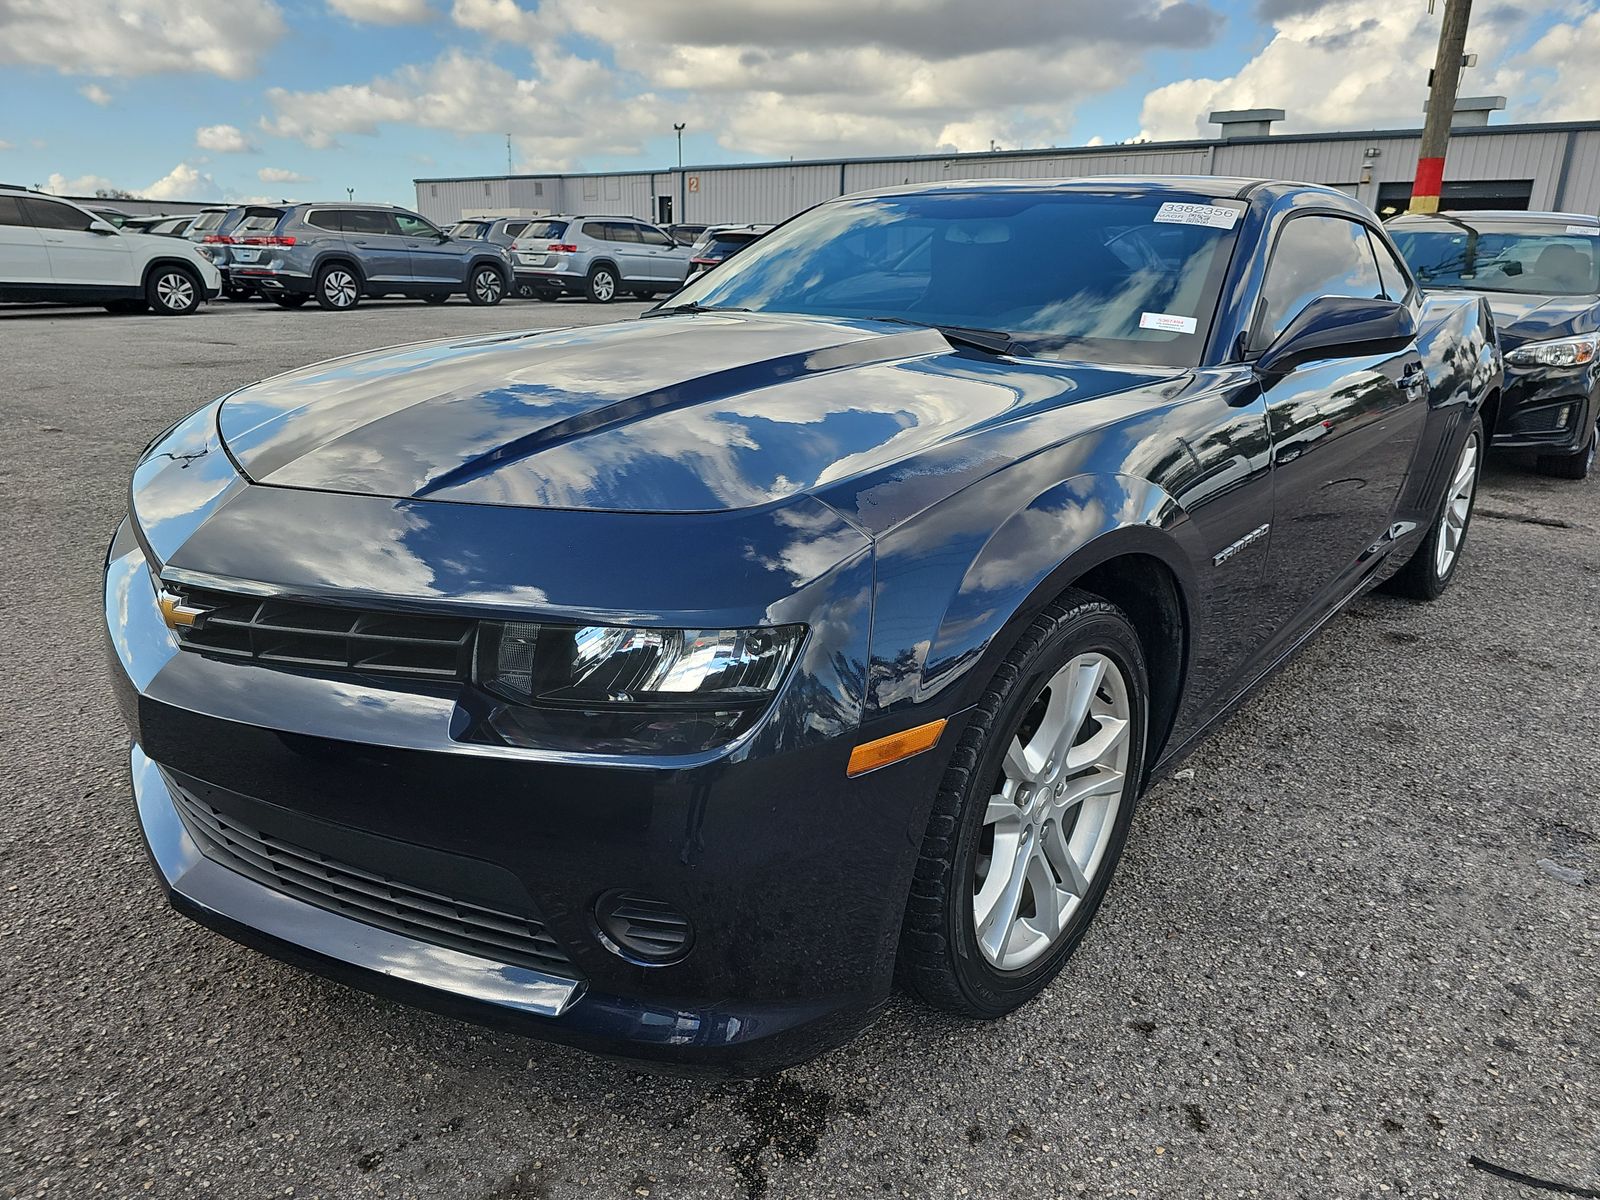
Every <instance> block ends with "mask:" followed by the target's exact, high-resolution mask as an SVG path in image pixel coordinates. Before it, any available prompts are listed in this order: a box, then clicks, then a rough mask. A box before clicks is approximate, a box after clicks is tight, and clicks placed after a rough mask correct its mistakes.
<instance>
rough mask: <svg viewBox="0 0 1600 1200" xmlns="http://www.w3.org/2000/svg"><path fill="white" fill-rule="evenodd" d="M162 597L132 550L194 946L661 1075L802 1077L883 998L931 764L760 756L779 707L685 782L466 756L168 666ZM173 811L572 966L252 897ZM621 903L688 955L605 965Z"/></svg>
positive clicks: (613, 768)
mask: <svg viewBox="0 0 1600 1200" xmlns="http://www.w3.org/2000/svg"><path fill="white" fill-rule="evenodd" d="M447 507H451V508H457V507H459V506H447ZM158 544H159V534H158ZM154 596H155V592H154V587H153V582H152V577H151V573H150V569H149V567H148V565H147V560H146V558H145V554H144V552H143V550H142V549H141V548H140V546H139V545H138V544H137V542H136V541H135V539H134V538H133V536H132V533H131V530H130V528H129V527H128V526H127V525H125V526H124V527H123V530H122V531H121V532H120V533H119V535H118V538H117V540H116V542H115V543H114V544H113V547H112V550H111V552H110V554H109V556H108V563H107V573H106V594H105V614H106V622H107V631H108V635H109V639H110V657H111V665H112V676H113V683H114V688H115V691H116V694H117V697H118V701H119V704H120V706H121V708H122V711H123V715H124V717H125V719H126V721H127V723H128V725H129V727H130V729H131V731H132V733H133V738H134V743H135V746H134V751H133V776H134V788H135V793H136V795H137V798H138V808H139V816H140V823H141V826H142V828H143V830H144V835H145V838H146V840H147V842H148V844H149V848H150V853H151V857H152V859H153V860H154V862H155V864H156V867H157V869H158V873H159V875H160V879H161V883H162V887H163V888H164V890H165V891H166V893H167V895H168V896H169V898H170V899H171V902H172V904H173V905H174V907H176V908H177V909H178V910H179V911H181V912H183V913H185V914H187V915H189V916H190V917H192V918H194V919H196V920H198V921H200V922H201V923H202V924H205V925H207V926H209V927H211V928H213V929H216V930H218V931H219V932H222V933H223V934H225V935H227V936H229V937H231V938H234V939H235V940H237V941H240V942H243V943H245V944H247V945H251V946H254V947H256V948H258V949H261V950H263V951H265V952H267V953H269V954H272V955H274V956H275V957H278V958H281V959H284V960H286V961H289V962H292V963H295V964H297V965H300V966H303V967H306V968H308V969H310V970H313V971H316V972H318V973H320V974H324V975H328V976H331V977H333V978H336V979H340V980H342V981H344V982H347V983H350V984H352V985H354V986H357V987H360V988H363V989H365V990H368V991H371V992H374V993H379V994H382V995H387V996H391V997H394V998H396V999H399V1000H402V1001H405V1002H408V1003H411V1004H415V1005H418V1006H420V1007H424V1008H428V1009H431V1010H434V1011H438V1012H442V1013H445V1014H448V1015H451V1016H455V1017H459V1018H463V1019H467V1020H472V1021H476V1022H479V1023H482V1024H486V1025H491V1026H495V1027H498V1028H503V1029H508V1030H512V1031H515V1032H518V1033H522V1034H525V1035H530V1036H534V1037H539V1038H543V1039H547V1040H552V1041H557V1042H564V1043H569V1044H574V1045H577V1046H581V1047H583V1048H586V1049H589V1050H593V1051H597V1052H600V1053H605V1054H612V1055H619V1056H624V1057H627V1058H630V1059H636V1060H643V1061H649V1062H654V1063H657V1064H661V1065H664V1066H666V1067H668V1068H671V1069H686V1070H702V1071H710V1072H714V1073H719V1074H732V1075H753V1074H761V1073H765V1072H767V1071H770V1070H774V1069H777V1068H780V1067H782V1066H786V1065H789V1064H791V1063H793V1062H796V1061H800V1060H803V1059H805V1058H809V1057H811V1056H813V1055H814V1054H816V1053H818V1052H820V1051H821V1050H823V1049H825V1048H827V1047H828V1046H830V1045H833V1044H836V1043H838V1042H840V1041H842V1040H844V1039H846V1038H848V1037H849V1036H850V1035H851V1034H853V1033H854V1032H855V1031H857V1030H859V1029H860V1028H861V1027H862V1026H864V1025H865V1024H866V1023H868V1022H869V1021H870V1020H871V1019H872V1017H873V1016H874V1014H875V1013H876V1011H877V1009H878V1008H879V1007H880V1006H881V1004H882V1003H883V1001H884V1000H885V999H886V997H887V996H888V994H889V990H890V985H891V980H892V975H893V965H894V957H895V951H896V947H897V942H898V935H899V925H900V919H901V913H902V909H903V904H904V898H905V895H906V892H907V890H908V889H909V886H910V877H911V871H912V869H913V867H914V864H915V855H916V850H917V847H918V846H919V845H920V840H921V834H922V830H923V828H924V827H925V824H926V820H927V807H928V800H930V799H931V797H932V795H933V793H934V789H935V786H936V783H937V778H938V773H939V771H940V770H941V769H942V766H943V755H942V754H939V753H934V754H927V755H923V756H921V757H919V758H915V759H911V760H907V761H906V762H903V763H900V764H897V765H896V766H894V767H891V768H887V769H884V770H882V771H878V772H875V773H873V774H870V775H867V776H863V777H860V778H858V779H854V780H849V779H847V778H846V777H845V772H844V766H845V760H846V758H847V757H848V754H849V749H850V746H851V745H853V744H854V741H855V740H856V739H855V738H854V737H839V736H835V737H831V738H827V739H824V740H815V739H804V738H802V739H800V740H799V741H798V742H796V741H795V739H794V738H793V737H790V738H789V741H788V742H787V743H786V742H785V741H784V739H783V738H781V737H777V736H776V735H774V736H773V737H768V736H767V735H768V733H769V732H771V730H772V727H773V725H774V724H781V725H784V726H785V727H786V728H789V729H791V730H792V729H795V728H797V726H796V725H795V724H794V721H795V715H796V714H795V712H794V711H792V710H789V711H785V707H784V706H785V700H784V698H783V697H780V700H779V702H778V704H777V705H775V708H774V711H773V713H772V714H770V715H769V718H768V722H767V723H765V724H764V725H763V726H758V728H757V730H756V731H754V736H753V737H751V738H750V739H748V740H747V741H743V742H740V743H736V747H735V748H734V749H733V750H731V751H729V752H722V751H717V752H711V753H708V754H704V755H700V756H697V757H694V758H689V757H687V756H680V757H678V758H663V759H655V760H641V759H637V758H635V759H626V760H625V759H622V758H619V757H615V756H613V757H609V758H608V757H603V756H573V755H556V754H546V753H541V752H534V751H528V750H520V749H512V748H505V747H487V746H483V745H472V744H464V743H461V742H458V741H456V740H455V739H454V738H453V736H452V730H453V729H454V730H459V722H460V713H459V708H458V705H457V704H456V703H455V701H454V700H453V699H452V698H451V697H450V696H449V695H447V694H445V692H444V690H442V689H439V688H438V687H434V688H431V689H430V688H424V687H418V688H416V689H415V690H396V688H397V685H395V684H393V683H392V682H388V683H386V682H384V681H377V680H370V679H367V680H362V679H345V680H343V681H334V680H331V679H328V678H316V677H313V676H310V675H306V674H298V673H294V672H291V671H280V670H273V669H266V668H261V667H258V666H255V665H253V664H241V663H234V662H224V661H216V660H213V659H209V658H207V657H205V656H203V655H201V654H197V653H193V652H191V651H187V650H180V649H179V648H178V646H177V644H176V641H175V639H174V638H173V637H172V635H171V634H170V633H169V632H168V631H167V629H166V626H165V625H164V624H163V623H162V621H161V618H160V614H159V610H158V608H157V606H156V604H155V600H154ZM793 690H794V689H792V688H786V690H785V693H784V695H785V696H788V695H789V694H790V692H791V691H793ZM801 702H802V701H801V700H800V699H799V698H798V697H796V698H795V703H797V704H798V703H801ZM952 724H954V725H957V726H958V725H959V719H957V720H955V721H953V722H952ZM957 737H959V729H958V728H957V729H951V730H948V731H947V733H946V740H945V742H944V745H945V746H946V747H948V746H949V745H952V744H954V740H955V739H956V738H957ZM763 742H765V743H767V744H768V746H769V750H770V752H768V751H764V750H762V749H761V748H760V747H761V745H762V744H763ZM179 792H183V793H187V794H189V795H196V794H199V795H203V796H204V797H205V799H206V800H207V802H209V803H212V804H215V805H216V806H218V807H219V808H220V809H223V810H225V811H227V813H228V814H229V816H230V817H232V818H234V819H237V820H238V821H240V822H241V823H246V824H249V825H251V826H252V827H254V828H259V829H261V830H263V831H264V833H265V834H266V835H269V836H271V837H274V838H277V839H280V840H281V841H283V842H285V843H293V844H294V845H296V846H300V847H304V848H305V849H307V850H309V851H311V852H312V853H314V854H320V855H325V856H326V857H327V858H328V859H330V860H332V859H337V860H340V861H342V862H348V863H353V864H355V865H356V866H357V867H359V868H361V869H363V870H366V871H368V872H372V873H374V874H383V875H385V876H387V877H403V878H404V880H405V881H406V882H408V883H410V884H413V885H416V886H417V887H419V888H421V889H424V890H426V891H427V892H429V893H433V894H447V895H453V896H467V897H468V898H470V899H474V900H479V901H482V902H488V901H489V900H496V897H509V898H508V899H505V900H504V901H503V902H502V901H500V900H496V903H497V905H498V907H501V908H510V907H512V906H513V905H515V904H517V903H520V904H522V905H524V906H526V907H527V909H528V910H529V911H532V912H536V913H537V915H538V917H539V919H540V920H541V921H542V922H543V925H544V927H545V928H546V929H548V931H549V932H550V934H551V935H552V936H553V937H554V938H555V939H556V940H557V941H558V942H559V943H560V946H561V948H562V950H563V951H564V953H565V955H566V958H567V960H568V962H569V963H570V968H564V969H563V970H561V971H553V972H540V971H534V972H529V971H528V970H526V969H524V968H521V967H516V966H511V965H508V964H507V963H505V962H497V961H494V960H493V959H492V958H485V957H483V956H479V955H472V954H463V953H461V952H459V951H458V950H453V949H451V948H449V947H445V946H441V945H440V944H438V943H437V942H434V941H430V940H427V939H425V938H417V937H412V936H406V935H404V934H403V933H399V932H396V931H394V930H392V929H383V928H377V927H375V926H374V925H372V924H369V923H367V922H364V921H362V920H358V919H354V918H352V917H351V916H349V915H346V914H345V913H341V912H336V911H332V910H331V909H329V908H328V907H326V906H323V905H320V904H318V903H311V902H308V901H307V900H306V899H304V898H298V897H296V896H293V895H288V894H285V892H284V891H283V890H282V889H280V888H278V887H275V886H269V885H268V884H266V883H263V882H261V881H259V880H257V879H253V878H248V877H246V876H245V875H244V874H241V873H239V872H237V871H234V870H231V869H230V868H229V867H227V866H225V865H223V864H222V863H221V862H219V861H216V860H215V858H214V857H211V858H208V857H207V854H206V852H205V850H204V848H203V846H202V844H201V842H200V841H199V840H197V838H196V837H195V836H194V834H193V833H192V832H191V831H190V830H189V829H188V828H186V827H185V824H184V820H183V819H182V818H181V817H180V815H179V811H178V807H176V806H175V803H174V796H175V794H177V793H179ZM402 848H403V849H402ZM419 855H423V856H425V858H423V857H418V856H419ZM616 888H625V889H628V890H632V891H636V892H638V893H641V894H645V895H650V896H655V897H660V898H662V899H664V900H666V901H667V902H669V903H671V904H672V905H673V906H675V907H676V908H677V909H678V910H679V911H681V912H683V913H685V914H686V915H687V916H688V917H689V918H690V919H691V921H692V922H693V924H694V930H695V941H694V947H693V949H692V951H691V952H690V953H689V954H688V955H687V956H686V957H684V958H683V960H682V961H680V962H678V963H675V964H673V965H669V966H661V967H649V966H644V965H641V964H639V963H637V962H632V961H628V960H626V959H624V958H623V957H621V956H619V955H618V954H616V953H614V952H612V951H611V950H610V949H608V948H607V945H606V943H605V940H604V939H603V938H602V937H601V936H600V935H599V934H598V931H597V929H596V927H595V922H594V918H593V905H594V903H595V901H596V899H597V897H599V896H600V895H602V894H604V893H606V892H608V891H610V890H612V889H616ZM491 893H492V894H491Z"/></svg>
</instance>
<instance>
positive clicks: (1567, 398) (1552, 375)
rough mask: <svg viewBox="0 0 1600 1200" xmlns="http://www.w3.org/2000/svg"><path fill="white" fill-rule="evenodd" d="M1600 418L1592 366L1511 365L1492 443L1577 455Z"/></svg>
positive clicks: (1599, 386)
mask: <svg viewBox="0 0 1600 1200" xmlns="http://www.w3.org/2000/svg"><path fill="white" fill-rule="evenodd" d="M1597 421H1600V382H1597V378H1596V375H1595V373H1594V372H1593V371H1592V370H1586V369H1579V370H1575V369H1572V368H1557V367H1517V366H1513V365H1510V364H1507V366H1506V369H1505V390H1504V393H1503V395H1502V398H1501V401H1500V411H1499V414H1498V415H1497V417H1496V419H1495V429H1494V436H1493V437H1492V438H1491V439H1490V442H1491V444H1492V445H1494V446H1496V447H1498V448H1500V449H1505V450H1533V451H1537V452H1539V453H1541V454H1576V453H1577V452H1578V451H1580V450H1583V449H1585V448H1587V447H1588V445H1589V439H1590V438H1591V437H1592V436H1594V431H1595V424H1596V422H1597Z"/></svg>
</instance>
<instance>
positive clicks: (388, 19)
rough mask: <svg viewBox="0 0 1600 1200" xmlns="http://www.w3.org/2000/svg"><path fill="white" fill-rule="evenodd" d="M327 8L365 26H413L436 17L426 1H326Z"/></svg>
mask: <svg viewBox="0 0 1600 1200" xmlns="http://www.w3.org/2000/svg"><path fill="white" fill-rule="evenodd" d="M328 7H329V8H331V9H333V10H334V11H335V12H337V13H340V14H342V15H343V16H346V17H349V18H350V19H351V20H352V21H359V22H361V23H362V24H365V25H415V24H417V23H418V22H421V21H431V20H433V19H434V17H436V16H437V15H438V14H437V13H435V12H434V11H433V9H431V8H429V7H428V0H328Z"/></svg>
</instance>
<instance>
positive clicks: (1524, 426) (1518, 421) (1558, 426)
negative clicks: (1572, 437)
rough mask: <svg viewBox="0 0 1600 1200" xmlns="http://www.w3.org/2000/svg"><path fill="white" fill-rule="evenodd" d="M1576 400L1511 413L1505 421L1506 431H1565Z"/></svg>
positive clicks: (1528, 432) (1575, 405) (1522, 432)
mask: <svg viewBox="0 0 1600 1200" xmlns="http://www.w3.org/2000/svg"><path fill="white" fill-rule="evenodd" d="M1577 406H1578V405H1577V402H1576V401H1574V402H1571V403H1566V404H1551V405H1547V406H1545V407H1543V408H1533V409H1523V410H1522V411H1521V412H1518V413H1513V414H1512V416H1511V419H1510V420H1509V421H1507V422H1506V427H1505V432H1506V433H1521V434H1534V433H1565V432H1566V430H1567V426H1568V425H1570V424H1571V421H1572V410H1573V409H1574V408H1575V407H1577Z"/></svg>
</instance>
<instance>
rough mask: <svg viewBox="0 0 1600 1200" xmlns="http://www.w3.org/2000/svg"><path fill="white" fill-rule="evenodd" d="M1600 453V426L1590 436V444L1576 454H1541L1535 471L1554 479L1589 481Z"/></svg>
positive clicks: (1535, 463) (1536, 462)
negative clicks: (1590, 473) (1597, 455)
mask: <svg viewBox="0 0 1600 1200" xmlns="http://www.w3.org/2000/svg"><path fill="white" fill-rule="evenodd" d="M1597 453H1600V425H1596V426H1595V431H1594V432H1593V433H1591V434H1590V435H1589V444H1588V445H1587V446H1586V447H1584V448H1583V449H1582V450H1579V451H1578V452H1577V453H1576V454H1541V455H1539V457H1538V459H1537V460H1535V462H1534V464H1533V469H1534V470H1535V471H1538V472H1539V474H1541V475H1549V476H1550V477H1551V478H1553V479H1587V478H1589V472H1590V471H1592V470H1594V464H1595V457H1596V454H1597Z"/></svg>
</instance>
